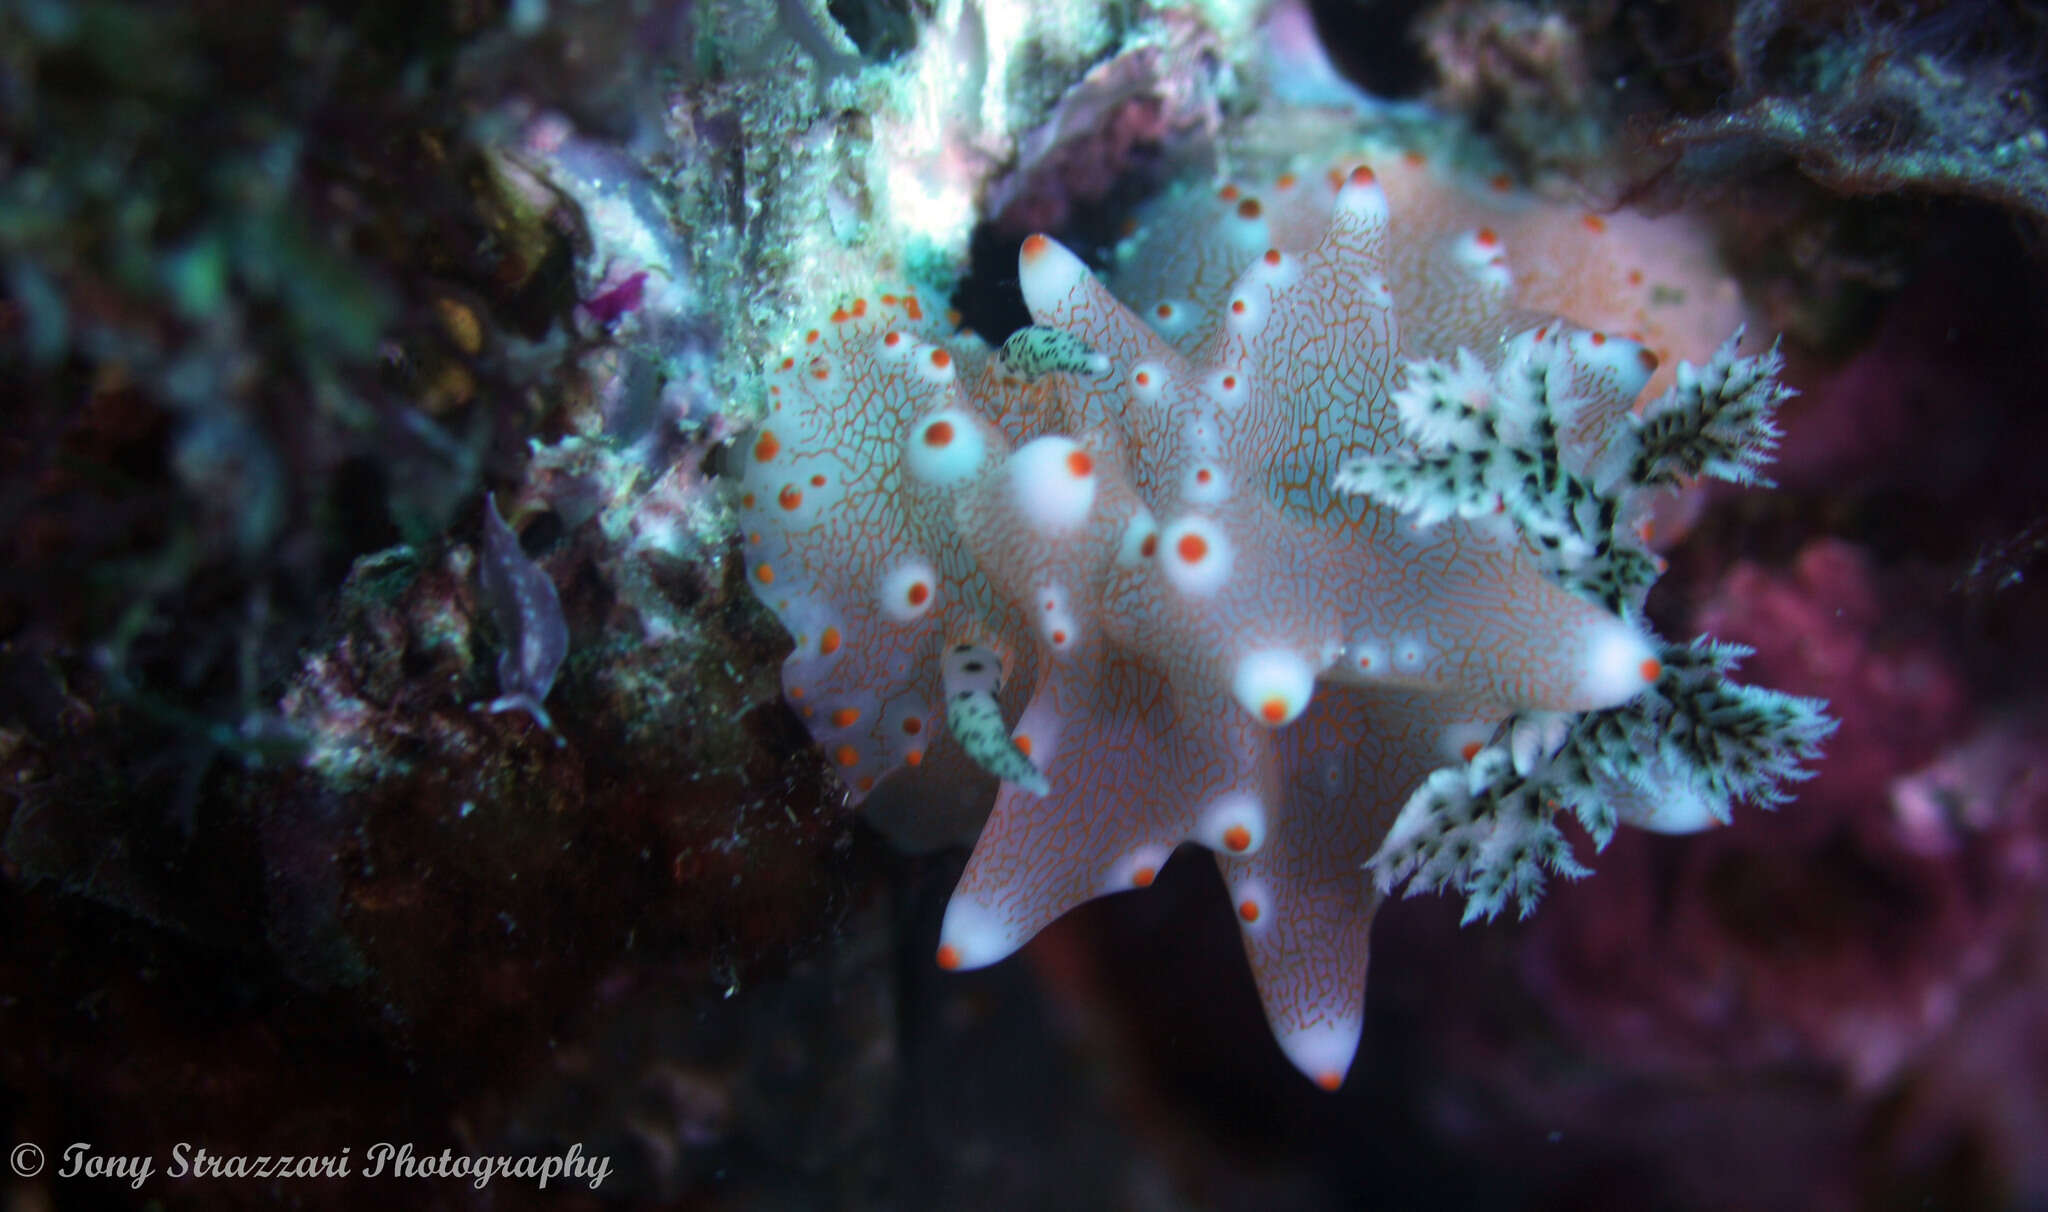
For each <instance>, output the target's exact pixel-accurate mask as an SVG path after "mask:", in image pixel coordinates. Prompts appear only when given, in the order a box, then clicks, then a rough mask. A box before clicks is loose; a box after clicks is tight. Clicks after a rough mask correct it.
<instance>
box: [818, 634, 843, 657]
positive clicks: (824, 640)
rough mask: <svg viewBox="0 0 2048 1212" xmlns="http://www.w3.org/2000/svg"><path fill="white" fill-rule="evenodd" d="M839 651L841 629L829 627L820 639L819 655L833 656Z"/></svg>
mask: <svg viewBox="0 0 2048 1212" xmlns="http://www.w3.org/2000/svg"><path fill="white" fill-rule="evenodd" d="M837 651H839V629H838V628H837V627H827V628H826V629H825V632H824V634H823V635H820V636H819V637H818V655H820V656H831V655H832V654H833V653H835V652H837Z"/></svg>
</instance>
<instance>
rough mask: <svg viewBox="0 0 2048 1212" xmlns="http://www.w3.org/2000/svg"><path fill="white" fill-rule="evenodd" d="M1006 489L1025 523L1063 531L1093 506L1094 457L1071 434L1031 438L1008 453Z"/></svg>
mask: <svg viewBox="0 0 2048 1212" xmlns="http://www.w3.org/2000/svg"><path fill="white" fill-rule="evenodd" d="M1009 474H1010V493H1011V499H1012V500H1013V501H1014V502H1015V503H1016V506H1017V512H1018V514H1019V515H1021V516H1022V517H1023V519H1024V522H1025V524H1026V525H1028V526H1030V527H1031V529H1032V530H1034V531H1036V532H1038V533H1040V534H1064V533H1066V532H1067V531H1069V530H1072V529H1073V528H1074V527H1076V526H1079V525H1080V524H1081V523H1082V522H1085V521H1087V520H1088V511H1089V510H1091V509H1093V508H1094V507H1095V472H1094V460H1093V459H1092V458H1091V457H1090V456H1089V454H1088V453H1087V452H1086V451H1085V450H1082V449H1081V444H1080V443H1078V442H1076V441H1074V440H1073V439H1072V438H1063V437H1059V436H1057V435H1053V436H1048V437H1043V438H1035V439H1033V440H1032V441H1029V442H1026V443H1025V444H1024V445H1022V446H1020V447H1018V448H1017V451H1016V453H1015V454H1012V455H1011V456H1010V468H1009Z"/></svg>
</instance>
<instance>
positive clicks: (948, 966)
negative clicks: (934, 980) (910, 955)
mask: <svg viewBox="0 0 2048 1212" xmlns="http://www.w3.org/2000/svg"><path fill="white" fill-rule="evenodd" d="M936 958H937V959H938V961H939V967H941V968H944V969H945V970H946V971H948V972H951V971H952V970H953V969H955V968H958V967H959V966H960V948H958V947H955V946H954V945H953V944H951V943H940V944H939V954H938V956H937V957H936Z"/></svg>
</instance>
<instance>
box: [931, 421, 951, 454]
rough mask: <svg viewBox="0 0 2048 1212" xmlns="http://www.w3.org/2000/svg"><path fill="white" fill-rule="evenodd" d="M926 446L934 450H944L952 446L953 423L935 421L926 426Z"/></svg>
mask: <svg viewBox="0 0 2048 1212" xmlns="http://www.w3.org/2000/svg"><path fill="white" fill-rule="evenodd" d="M924 444H925V445H926V446H929V447H931V448H932V449H933V450H943V449H944V448H945V447H947V446H950V445H952V444H953V423H952V422H951V421H933V422H932V423H931V424H930V425H927V426H925V430H924Z"/></svg>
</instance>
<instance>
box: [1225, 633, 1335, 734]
mask: <svg viewBox="0 0 2048 1212" xmlns="http://www.w3.org/2000/svg"><path fill="white" fill-rule="evenodd" d="M1315 689H1316V671H1315V670H1314V669H1313V668H1311V667H1310V665H1309V663H1308V662H1307V661H1304V660H1302V659H1301V657H1299V656H1297V655H1296V654H1294V653H1292V652H1289V651H1287V650H1286V649H1284V648H1266V649H1261V650H1259V651H1256V652H1251V653H1247V654H1246V655H1245V656H1243V657H1242V658H1240V659H1239V660H1238V662H1237V668H1236V669H1235V670H1234V671H1232V673H1231V678H1230V692H1231V693H1232V694H1233V695H1235V696H1237V702H1238V706H1240V707H1243V708H1244V709H1245V710H1246V711H1247V712H1249V713H1250V714H1251V717H1252V718H1253V719H1255V720H1257V721H1258V722H1259V723H1261V724H1264V725H1266V726H1268V727H1271V728H1278V727H1281V726H1282V725H1285V724H1291V723H1293V722H1294V721H1295V719H1296V718H1297V717H1299V716H1300V715H1301V713H1302V712H1304V711H1306V710H1308V701H1309V698H1310V696H1312V695H1313V694H1315Z"/></svg>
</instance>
